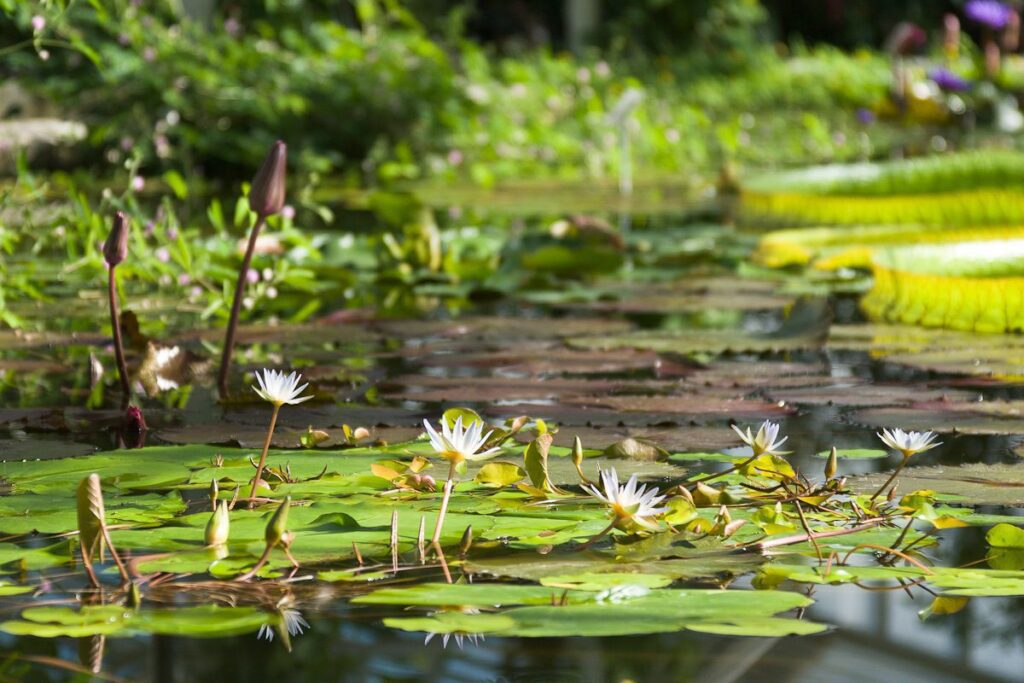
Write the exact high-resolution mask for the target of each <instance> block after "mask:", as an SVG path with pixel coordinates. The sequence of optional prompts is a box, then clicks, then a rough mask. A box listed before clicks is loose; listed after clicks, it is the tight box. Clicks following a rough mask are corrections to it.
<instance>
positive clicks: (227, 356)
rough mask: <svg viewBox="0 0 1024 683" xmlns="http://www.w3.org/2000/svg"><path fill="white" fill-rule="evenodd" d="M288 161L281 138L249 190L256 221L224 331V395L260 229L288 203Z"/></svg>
mask: <svg viewBox="0 0 1024 683" xmlns="http://www.w3.org/2000/svg"><path fill="white" fill-rule="evenodd" d="M287 162H288V148H287V147H286V145H285V144H284V142H282V141H281V140H278V141H277V142H275V143H274V145H273V146H272V147H271V148H270V151H269V152H268V153H267V158H266V159H264V160H263V165H262V166H261V167H260V170H259V171H258V172H257V174H256V177H255V178H254V179H253V181H252V187H251V188H250V190H249V207H250V208H251V209H252V210H253V211H254V212H255V213H256V221H255V222H254V223H253V226H252V230H250V232H249V242H248V244H247V245H246V247H245V256H243V257H242V265H241V266H240V267H239V269H238V280H237V281H236V283H235V296H234V299H233V300H232V302H231V314H230V317H229V318H228V327H227V331H226V332H225V334H224V349H223V350H222V351H221V358H220V369H219V370H218V373H217V388H218V389H220V394H221V397H224V396H227V390H228V371H229V370H230V369H231V354H232V353H233V351H234V347H235V330H236V328H237V327H238V314H239V312H240V311H241V309H242V297H243V295H244V293H245V284H246V281H247V278H248V276H249V270H250V268H249V266H250V264H251V263H252V255H253V253H254V252H255V250H256V240H257V238H258V237H259V234H260V229H261V228H262V227H263V225H264V223H266V221H267V218H269V217H270V216H273V215H274V214H276V213H278V212H279V211H280V210H281V209H282V208H283V207H284V199H285V180H284V179H285V169H286V166H287Z"/></svg>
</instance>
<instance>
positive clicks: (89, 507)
mask: <svg viewBox="0 0 1024 683" xmlns="http://www.w3.org/2000/svg"><path fill="white" fill-rule="evenodd" d="M77 502H78V538H79V541H80V542H81V544H82V553H83V554H84V555H85V556H86V557H88V558H90V559H91V558H92V557H93V553H94V552H95V551H99V554H100V558H101V559H102V557H103V540H102V539H103V535H102V534H103V525H104V524H105V523H106V511H105V509H104V505H103V489H102V488H101V487H100V476H99V475H98V474H96V473H95V472H93V473H92V474H90V475H89V476H88V477H86V478H85V479H83V480H82V482H81V483H80V484H79V485H78V501H77Z"/></svg>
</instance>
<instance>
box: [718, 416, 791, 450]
mask: <svg viewBox="0 0 1024 683" xmlns="http://www.w3.org/2000/svg"><path fill="white" fill-rule="evenodd" d="M732 430H733V431H734V432H736V433H737V434H739V437H740V438H741V439H743V443H745V444H747V445H748V446H750V447H751V448H753V449H754V455H755V456H760V455H786V454H787V453H789V451H783V450H779V449H781V448H782V444H784V443H786V440H787V439H788V438H789V437H788V436H784V437H782V438H781V439H778V437H779V425H778V424H776V423H775V422H770V421H768V420H765V421H764V422H763V423H761V426H760V427H759V428H758V430H757V434H756V435H755V434H752V433H751V431H750V427H747V431H746V433H744V432H743V430H742V429H740V428H739V427H737V426H736V425H732ZM776 439H778V441H776Z"/></svg>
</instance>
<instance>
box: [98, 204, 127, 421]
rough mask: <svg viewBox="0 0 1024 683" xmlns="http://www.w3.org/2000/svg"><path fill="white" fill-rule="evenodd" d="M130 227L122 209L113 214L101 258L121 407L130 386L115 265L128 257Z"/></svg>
mask: <svg viewBox="0 0 1024 683" xmlns="http://www.w3.org/2000/svg"><path fill="white" fill-rule="evenodd" d="M130 232H131V229H130V227H129V225H128V218H127V216H125V214H124V212H123V211H118V212H117V213H116V214H114V223H113V225H112V226H111V228H110V234H109V235H108V236H107V241H106V242H105V243H104V244H103V259H104V261H106V264H107V269H108V272H107V303H108V305H109V307H110V327H111V331H112V332H113V335H114V357H115V358H116V359H117V376H118V377H119V378H120V380H121V408H122V409H125V408H127V407H128V402H129V401H130V400H131V394H132V388H131V384H130V382H129V379H128V366H127V364H126V363H125V358H124V341H123V340H122V339H121V316H120V314H119V313H118V305H117V274H116V273H117V265H118V264H119V263H121V262H122V261H124V260H125V259H126V258H127V257H128V237H129V235H130Z"/></svg>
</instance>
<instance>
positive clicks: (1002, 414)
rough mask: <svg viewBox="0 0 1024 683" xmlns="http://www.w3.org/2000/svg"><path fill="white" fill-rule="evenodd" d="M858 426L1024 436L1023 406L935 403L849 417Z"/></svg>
mask: <svg viewBox="0 0 1024 683" xmlns="http://www.w3.org/2000/svg"><path fill="white" fill-rule="evenodd" d="M850 419H851V420H853V421H854V422H858V423H860V424H866V425H870V426H872V427H877V428H884V427H892V426H893V425H899V426H900V427H901V428H902V429H911V430H916V431H934V432H940V433H950V432H952V433H955V434H1024V402H1022V401H986V402H974V403H952V402H945V401H936V402H934V403H918V404H915V405H913V406H911V407H906V408H872V409H866V410H858V411H857V412H855V413H852V414H851V416H850Z"/></svg>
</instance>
